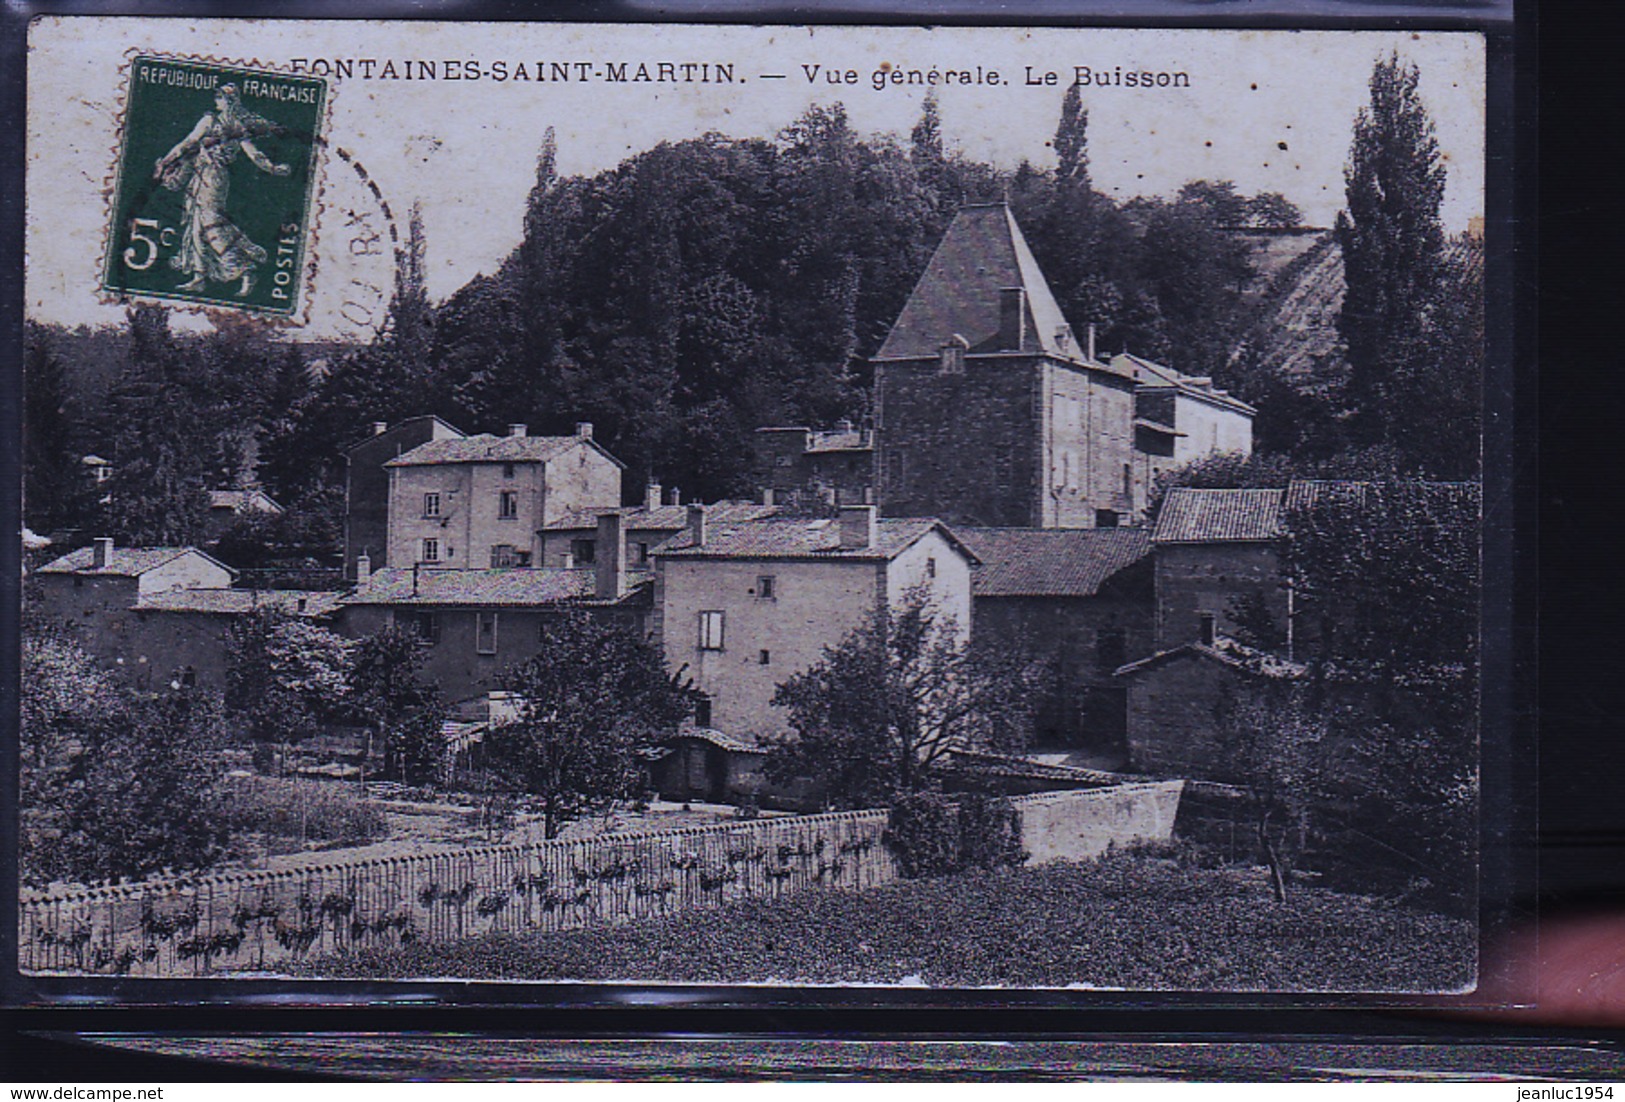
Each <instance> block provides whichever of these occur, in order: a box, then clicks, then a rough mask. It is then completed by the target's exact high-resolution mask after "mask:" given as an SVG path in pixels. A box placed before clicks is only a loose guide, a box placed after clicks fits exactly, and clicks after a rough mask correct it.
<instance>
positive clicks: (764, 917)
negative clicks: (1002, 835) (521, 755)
mask: <svg viewBox="0 0 1625 1102" xmlns="http://www.w3.org/2000/svg"><path fill="white" fill-rule="evenodd" d="M1259 878H1260V873H1259V872H1258V871H1256V870H1250V869H1246V870H1242V869H1238V870H1225V871H1211V870H1210V871H1203V870H1196V869H1182V868H1178V867H1175V866H1174V865H1172V864H1171V863H1167V862H1162V861H1155V860H1148V859H1146V858H1143V857H1140V856H1137V855H1134V854H1117V855H1114V856H1109V857H1106V858H1103V859H1101V860H1100V861H1097V862H1093V863H1086V864H1068V863H1054V864H1046V865H1042V866H1038V867H1035V868H1030V869H1016V870H1007V871H1000V872H996V873H988V872H975V873H967V874H963V875H960V876H952V877H943V878H940V879H935V880H914V881H907V882H904V883H899V884H893V885H889V886H886V887H881V888H875V889H871V890H868V891H864V892H861V893H860V892H846V891H817V892H803V893H798V894H797V895H795V896H794V897H793V898H784V899H779V900H755V901H749V902H742V903H736V904H732V905H729V906H726V907H724V908H722V909H720V910H717V911H689V912H686V913H683V914H679V915H676V916H673V917H671V918H668V919H660V920H656V921H651V922H643V923H637V924H633V925H628V926H615V927H602V928H597V929H585V930H574V931H569V932H564V933H555V934H543V935H528V936H526V937H523V938H519V937H511V936H489V937H484V938H478V939H473V940H469V941H465V942H458V943H451V944H417V945H412V946H409V947H406V948H402V949H397V950H385V951H374V950H367V951H363V952H360V953H350V954H346V955H345V956H343V957H329V958H326V959H323V960H320V961H313V962H311V963H310V964H309V965H307V969H308V970H309V971H310V973H311V974H314V975H320V976H325V977H330V978H335V979H336V978H349V977H374V976H379V977H394V976H402V977H404V976H459V977H467V978H470V979H505V980H517V979H549V980H554V979H575V980H589V981H608V980H628V979H630V980H639V981H667V982H677V983H712V984H716V983H739V982H781V983H789V982H803V981H804V982H812V983H910V984H930V985H932V986H942V987H946V986H955V987H972V986H979V985H991V984H998V985H1005V986H1011V987H1040V986H1065V985H1069V984H1081V985H1087V986H1096V987H1112V988H1131V989H1139V990H1147V989H1152V990H1155V989H1176V990H1208V991H1248V990H1284V991H1314V990H1322V991H1348V990H1357V991H1415V990H1418V989H1421V990H1439V991H1451V990H1455V991H1459V990H1462V989H1464V988H1466V987H1469V986H1470V985H1471V984H1472V982H1473V978H1474V959H1475V953H1476V950H1477V937H1476V932H1475V927H1474V925H1473V923H1472V922H1470V921H1458V920H1454V919H1446V918H1442V917H1440V916H1438V915H1434V914H1429V913H1427V912H1424V911H1418V910H1413V909H1411V908H1408V907H1404V906H1397V905H1394V904H1392V903H1389V902H1385V901H1382V900H1377V899H1372V898H1369V897H1364V896H1358V895H1342V894H1337V893H1334V892H1328V891H1325V890H1323V889H1319V888H1305V889H1303V890H1302V891H1300V892H1297V893H1295V895H1294V897H1293V900H1292V902H1291V903H1290V904H1288V905H1286V906H1283V907H1274V908H1268V909H1263V910H1261V909H1260V908H1259V907H1258V905H1257V899H1258V892H1259V890H1260V886H1259V883H1258V881H1259Z"/></svg>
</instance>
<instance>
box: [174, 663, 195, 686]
mask: <svg viewBox="0 0 1625 1102" xmlns="http://www.w3.org/2000/svg"><path fill="white" fill-rule="evenodd" d="M178 680H179V681H180V685H181V688H183V689H195V688H197V670H196V669H194V668H193V667H191V666H182V667H181V672H180V677H179V678H178Z"/></svg>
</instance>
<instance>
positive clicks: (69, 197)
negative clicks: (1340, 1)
mask: <svg viewBox="0 0 1625 1102" xmlns="http://www.w3.org/2000/svg"><path fill="white" fill-rule="evenodd" d="M1395 50H1397V51H1398V52H1399V54H1400V55H1401V56H1402V57H1403V58H1404V59H1406V60H1407V61H1410V62H1414V63H1415V64H1416V65H1417V66H1418V67H1419V69H1420V72H1421V95H1422V98H1423V99H1424V101H1425V102H1426V104H1427V107H1428V109H1429V111H1430V113H1431V115H1432V117H1433V119H1434V121H1435V123H1436V125H1437V129H1438V139H1439V143H1440V147H1441V150H1442V152H1443V154H1444V156H1445V158H1446V161H1447V164H1448V166H1449V182H1448V188H1447V192H1446V196H1445V207H1444V218H1445V222H1446V226H1447V228H1448V229H1450V230H1451V231H1456V230H1460V229H1463V228H1465V227H1466V225H1467V223H1468V220H1469V219H1470V218H1471V217H1473V216H1475V215H1479V214H1481V213H1482V211H1483V207H1484V202H1483V188H1484V139H1483V135H1484V88H1485V78H1484V44H1483V39H1482V37H1481V36H1480V35H1478V34H1475V33H1472V32H1417V33H1412V32H1371V31H1360V32H1347V31H1312V32H1311V31H1299V32H1293V31H1213V30H1167V29H1157V30H1127V29H1070V28H1042V29H1009V28H966V27H960V28H936V29H930V28H909V27H902V28H899V27H817V28H807V27H801V28H794V27H749V26H704V25H699V26H672V25H656V26H628V25H615V26H605V25H591V24H530V25H523V24H460V25H448V24H436V23H383V22H354V23H345V22H338V21H323V22H297V21H280V22H279V21H265V20H253V21H249V20H242V21H234V20H198V21H182V20H170V19H142V18H101V17H71V16H67V17H60V18H45V19H40V20H36V21H35V23H34V24H33V26H32V28H31V34H30V49H29V73H28V95H29V117H28V136H27V141H28V152H27V157H28V181H27V231H26V238H25V241H26V248H27V277H26V284H25V288H26V302H27V310H28V314H29V316H30V317H31V318H34V319H36V320H42V321H51V322H57V323H60V324H66V325H77V324H92V325H94V324H112V323H117V322H118V321H120V320H121V319H122V309H121V307H119V306H118V305H117V304H114V303H111V302H108V301H105V300H104V299H103V298H102V297H101V296H100V294H99V293H98V291H97V284H98V276H99V272H100V265H101V260H102V256H103V250H104V247H105V242H106V237H107V231H108V226H107V222H108V208H109V202H108V199H107V195H108V194H109V191H110V187H109V185H110V182H111V179H112V177H113V174H114V172H115V167H116V161H117V149H118V142H119V128H120V122H121V112H122V104H123V96H124V89H125V83H126V81H127V80H128V77H129V73H128V58H129V57H130V56H131V55H133V54H135V53H137V52H141V53H146V54H162V55H170V56H177V57H185V56H193V57H199V56H201V57H208V58H213V59H218V60H222V61H229V62H232V63H240V64H250V65H252V66H255V67H264V68H268V69H280V70H284V71H294V70H297V69H302V70H303V71H306V72H311V71H315V72H317V73H318V74H326V73H330V72H332V71H333V69H334V66H335V64H336V62H338V61H340V60H343V61H348V62H349V63H350V75H349V76H347V77H334V78H333V79H332V80H331V84H330V101H329V102H330V107H329V116H328V120H327V124H326V125H327V131H326V138H327V146H326V149H325V151H324V157H323V160H322V163H321V167H320V169H319V173H320V177H319V179H320V184H321V199H320V201H321V207H320V211H319V213H318V214H317V215H316V217H315V219H314V232H315V235H316V242H315V252H316V258H317V259H316V264H315V271H314V276H313V286H312V288H311V291H310V294H309V309H308V312H307V314H306V316H305V317H304V319H303V326H302V328H301V330H300V331H301V333H302V334H303V335H306V336H311V337H344V336H355V335H358V331H359V330H360V329H363V328H365V325H366V324H368V323H369V322H368V320H367V319H371V318H373V317H375V316H377V315H379V314H381V310H382V303H381V301H378V297H379V296H380V295H381V294H382V292H379V291H377V287H378V286H379V285H380V284H387V282H388V278H389V272H390V268H389V265H388V263H387V262H386V261H384V260H383V259H381V258H380V257H378V256H376V255H372V250H370V249H368V248H365V247H362V246H359V245H358V236H357V234H358V232H360V231H357V230H355V228H354V227H355V226H357V225H359V226H361V227H362V229H363V230H364V229H365V228H366V227H367V226H369V225H377V226H380V227H383V226H385V225H386V224H387V223H389V222H393V223H394V226H395V228H396V231H397V232H400V231H401V228H402V226H403V225H404V221H405V218H406V217H407V212H408V211H410V209H411V208H412V207H413V206H414V205H417V206H418V207H419V208H420V209H421V212H422V218H423V224H424V232H425V240H426V243H427V256H428V266H427V280H428V287H429V292H430V295H431V297H433V298H436V299H443V298H444V297H446V296H448V295H450V294H451V293H452V292H454V291H455V290H457V288H459V287H460V286H462V285H463V284H464V283H466V282H467V281H468V280H469V279H471V278H473V277H475V276H477V275H479V274H481V273H490V272H492V271H494V270H495V269H496V267H497V265H498V264H500V263H501V261H502V259H503V258H504V257H505V256H507V255H508V253H509V252H510V251H511V250H512V249H513V247H514V246H515V245H516V244H517V242H518V240H519V236H520V232H521V219H522V215H523V209H524V201H525V196H526V193H527V192H528V191H529V189H530V187H531V185H532V183H533V182H534V174H535V164H536V155H537V152H538V150H539V149H540V147H541V145H542V141H543V135H544V134H545V132H546V131H547V129H548V128H549V127H553V128H554V129H555V131H556V134H557V142H558V160H557V165H558V171H559V172H560V174H562V175H572V174H578V173H579V174H590V173H595V172H598V171H601V170H603V169H607V168H612V167H614V166H615V165H617V164H619V163H620V162H621V161H623V160H624V159H626V158H627V157H629V156H631V155H633V154H635V153H638V152H640V151H642V150H645V149H648V148H650V147H652V146H654V145H656V144H658V143H659V142H661V141H679V140H682V139H685V138H691V137H696V136H698V135H701V134H704V133H707V132H718V133H721V134H724V135H727V136H730V137H738V138H745V137H761V138H771V137H772V136H773V135H775V134H776V133H778V132H779V131H780V130H781V129H782V128H783V127H784V126H786V125H787V124H789V123H790V122H792V121H793V120H794V119H795V118H796V117H797V116H798V115H800V114H801V113H802V112H803V111H805V110H806V108H807V107H808V106H810V105H812V104H831V103H835V102H840V103H843V104H844V105H845V107H846V110H847V113H848V116H849V118H850V120H851V122H852V125H853V126H854V127H855V128H856V129H857V130H859V131H860V132H863V133H866V134H881V133H890V134H895V135H897V136H898V137H899V138H901V139H902V140H905V141H906V139H907V134H908V131H909V129H910V128H911V127H912V126H913V124H914V123H915V121H916V120H917V119H918V118H919V114H920V108H921V104H922V102H923V100H924V98H925V95H926V94H927V92H928V91H929V90H930V89H929V87H928V86H926V85H923V84H914V85H910V84H896V83H893V82H892V81H891V79H890V78H889V73H890V72H891V71H892V70H902V71H903V72H904V73H905V74H906V73H908V72H909V71H911V70H917V71H919V72H920V73H922V74H929V73H930V72H931V71H933V70H935V71H936V72H937V74H938V79H939V83H938V85H937V87H936V94H937V96H938V99H939V103H940V109H941V115H942V126H943V133H944V137H945V140H946V142H947V144H948V146H949V148H950V149H953V150H957V151H959V152H960V153H963V154H964V155H965V156H967V157H971V158H974V159H979V160H987V161H991V162H993V163H994V164H997V165H1001V166H1004V167H1006V168H1014V167H1015V166H1016V165H1017V164H1019V163H1020V162H1021V160H1022V159H1023V158H1025V159H1028V160H1030V161H1032V162H1033V163H1034V164H1035V165H1039V166H1053V164H1054V156H1053V154H1052V153H1051V151H1050V150H1049V148H1048V144H1047V143H1048V141H1049V139H1050V138H1051V136H1052V135H1053V133H1054V130H1055V124H1056V120H1057V118H1058V115H1059V111H1060V104H1061V97H1062V95H1063V93H1064V91H1065V88H1066V85H1067V84H1069V83H1071V82H1072V81H1073V80H1074V79H1075V78H1076V77H1077V75H1078V73H1079V67H1080V66H1081V67H1085V68H1087V70H1088V72H1089V76H1090V83H1089V84H1087V85H1086V86H1084V87H1082V88H1081V89H1080V91H1081V92H1082V96H1083V103H1084V106H1085V107H1086V108H1088V110H1089V112H1090V124H1089V156H1090V168H1091V174H1092V177H1093V180H1094V184H1095V186H1096V188H1098V189H1099V190H1102V191H1105V192H1107V193H1109V194H1112V195H1114V196H1116V197H1118V198H1128V197H1131V196H1135V195H1169V194H1172V193H1173V192H1175V191H1177V190H1178V188H1179V187H1180V186H1181V185H1182V184H1184V183H1185V182H1187V181H1189V180H1193V179H1229V180H1234V181H1235V183H1236V185H1237V187H1238V189H1239V190H1240V191H1241V192H1243V193H1244V194H1251V193H1254V192H1259V191H1278V192H1281V193H1283V194H1284V195H1285V196H1286V197H1287V198H1288V199H1290V200H1292V201H1293V202H1294V203H1297V204H1298V205H1299V206H1300V207H1301V208H1302V209H1303V211H1304V214H1305V219H1306V221H1307V222H1309V223H1310V224H1314V225H1322V226H1324V225H1330V224H1331V222H1332V220H1333V219H1334V218H1335V216H1336V213H1337V211H1338V209H1339V208H1340V207H1341V205H1342V191H1343V167H1344V164H1345V162H1346V160H1347V157H1348V148H1349V143H1350V137H1351V126H1352V120H1353V118H1354V116H1355V113H1356V112H1357V111H1358V109H1359V108H1360V107H1361V106H1362V105H1363V104H1364V103H1365V102H1366V100H1367V98H1368V92H1367V81H1368V80H1369V77H1370V73H1371V67H1372V65H1373V63H1374V62H1375V61H1376V60H1377V59H1378V58H1380V57H1384V56H1387V55H1388V54H1389V53H1390V52H1391V51H1395ZM363 61H370V62H371V64H370V66H363V64H362V62H363ZM425 61H427V62H432V63H434V67H435V70H436V74H437V77H436V79H434V80H426V79H421V74H422V72H423V69H422V66H421V64H420V63H421V62H425ZM391 62H393V69H392V70H391V69H388V68H386V66H387V65H388V64H389V63H391ZM448 62H456V64H455V65H448V64H447V63H448ZM661 62H668V63H670V64H672V65H673V66H681V65H683V64H684V63H688V64H689V65H690V66H691V68H689V69H688V70H686V72H687V74H688V75H690V76H692V77H693V79H692V81H688V82H684V81H682V80H680V79H679V80H678V81H676V82H670V81H667V82H661V81H658V80H651V81H648V82H636V81H634V80H632V79H628V80H627V81H625V82H620V81H616V80H613V79H610V78H611V77H613V76H614V75H615V73H616V71H617V70H616V69H615V68H614V67H616V66H620V65H623V64H624V65H625V66H626V69H625V72H626V75H627V76H628V78H633V77H635V76H636V75H637V73H638V66H639V65H640V64H643V65H645V66H647V72H648V74H649V75H650V76H651V77H658V76H659V75H660V69H659V64H660V63H661ZM498 63H501V64H502V66H503V67H504V68H505V71H506V73H507V75H508V77H509V79H507V80H503V81H498V80H496V79H495V73H496V71H497V69H498ZM553 63H563V64H566V65H568V66H569V70H570V72H571V74H572V76H573V77H578V76H579V75H581V74H583V73H584V74H585V75H586V77H587V79H585V80H582V79H571V80H568V81H553V80H548V81H537V80H536V79H535V75H536V73H537V71H539V70H541V69H546V70H547V71H548V72H549V73H552V72H553ZM476 65H477V66H478V71H479V72H480V78H479V79H477V80H475V79H468V77H469V75H470V74H471V73H472V72H473V71H474V68H475V66H476ZM520 65H523V66H524V67H525V72H526V75H527V76H529V77H530V78H531V79H528V80H519V79H517V74H518V71H519V66H520ZM702 66H703V67H704V68H702ZM722 66H728V67H731V72H732V76H733V80H732V83H726V82H722V81H720V80H719V79H717V75H718V74H719V73H720V72H721V68H720V67H722ZM408 69H411V70H412V71H413V72H414V74H415V76H414V79H410V80H408V79H406V78H405V74H406V72H407V71H408ZM1119 69H1121V70H1123V71H1127V72H1135V73H1140V72H1147V73H1151V74H1169V78H1168V81H1167V86H1163V87H1158V86H1156V84H1155V78H1153V82H1152V85H1153V86H1152V87H1149V88H1146V87H1129V86H1127V83H1126V82H1123V83H1117V80H1116V74H1117V72H1118V70H1119ZM369 70H370V72H371V73H372V76H371V78H370V79H369V78H367V77H365V76H364V75H363V74H364V73H365V72H367V71H369ZM453 71H454V72H456V73H457V74H458V75H459V76H460V77H461V78H462V79H458V80H450V79H448V76H449V74H450V72H453ZM684 72H685V71H684V70H682V69H680V68H677V69H675V70H674V74H675V75H677V76H678V77H679V78H680V77H681V76H682V75H684ZM877 72H878V73H880V74H881V75H882V84H881V87H879V88H877V87H876V86H875V83H874V81H875V79H876V74H877ZM992 72H996V73H997V74H998V82H997V83H994V82H993V80H992V78H991V77H990V75H989V74H990V73H992ZM707 73H709V74H710V75H711V76H712V77H713V79H712V80H711V81H710V82H708V83H707V82H702V81H701V79H700V78H701V76H702V75H705V74H707ZM1050 73H1053V74H1054V82H1053V83H1051V82H1049V77H1048V74H1050ZM831 74H834V75H836V76H837V77H838V78H839V80H840V83H836V84H832V83H830V81H829V77H830V75H831ZM848 74H851V76H850V78H849V77H848ZM945 74H951V75H945ZM1102 74H1109V76H1108V79H1109V80H1110V81H1111V83H1107V84H1104V85H1102V84H1101V83H1100V76H1101V75H1102ZM1177 74H1184V76H1183V77H1180V76H1178V75H1177ZM775 78H777V79H775ZM849 80H850V82H849ZM966 80H969V81H970V83H964V81H966ZM944 81H946V82H945V83H944ZM200 109H201V110H206V109H207V107H206V105H205V106H203V107H202V108H200ZM267 113H268V114H269V113H271V112H270V111H269V110H268V111H267ZM192 121H195V120H186V121H185V122H183V123H179V124H178V125H179V126H180V133H181V134H184V132H185V130H186V129H187V127H188V126H189V125H190V124H191V122H192ZM178 136H179V135H177V137H178ZM368 181H370V182H371V183H372V184H373V185H376V189H377V190H376V193H373V192H372V191H371V190H370V188H367V187H365V186H364V185H365V184H366V182H368ZM242 186H243V187H245V188H246V187H249V186H251V185H246V184H245V185H242ZM374 195H376V197H374ZM377 197H381V198H382V200H383V203H384V205H386V206H387V208H388V216H387V217H386V216H385V215H384V214H383V212H382V211H381V210H380V209H377V208H378V207H379V204H378V198H377ZM239 201H247V200H239ZM369 296H370V298H369ZM207 324H208V323H207V321H206V320H204V319H203V318H202V317H198V318H196V319H195V320H192V321H190V322H188V321H186V320H184V319H183V320H182V321H181V322H180V323H179V325H178V327H182V328H186V327H190V328H197V327H207Z"/></svg>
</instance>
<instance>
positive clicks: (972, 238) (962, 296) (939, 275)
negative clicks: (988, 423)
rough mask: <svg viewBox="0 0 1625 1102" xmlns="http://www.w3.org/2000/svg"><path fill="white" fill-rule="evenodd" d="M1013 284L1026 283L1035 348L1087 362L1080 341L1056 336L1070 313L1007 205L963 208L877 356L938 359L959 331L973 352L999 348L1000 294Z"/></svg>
mask: <svg viewBox="0 0 1625 1102" xmlns="http://www.w3.org/2000/svg"><path fill="white" fill-rule="evenodd" d="M1006 287H1022V288H1025V289H1026V292H1027V312H1028V315H1029V318H1030V321H1029V324H1028V332H1029V334H1030V336H1029V340H1030V342H1031V344H1032V350H1033V351H1039V352H1047V353H1049V354H1050V355H1052V356H1060V357H1063V358H1065V359H1069V360H1077V361H1080V362H1081V360H1082V358H1083V357H1082V354H1081V353H1080V351H1079V349H1078V348H1077V343H1076V341H1069V342H1068V343H1067V344H1066V345H1065V346H1063V345H1062V343H1061V342H1060V340H1059V339H1058V338H1057V336H1056V333H1057V331H1058V330H1060V329H1061V328H1062V327H1063V326H1065V325H1066V318H1065V317H1064V316H1062V314H1061V307H1060V306H1059V305H1058V304H1057V303H1056V301H1055V295H1054V294H1053V293H1051V291H1050V287H1049V283H1048V281H1047V280H1045V279H1044V273H1043V272H1041V271H1040V270H1039V268H1038V261H1037V260H1035V259H1034V258H1033V254H1032V250H1031V249H1030V248H1028V247H1027V239H1026V238H1025V237H1023V236H1022V233H1021V227H1020V226H1018V225H1017V224H1016V219H1015V216H1014V215H1013V214H1011V213H1010V208H1009V207H1007V206H1005V205H1004V204H1002V203H994V204H985V205H978V206H967V207H961V208H960V210H959V213H958V214H956V215H955V216H954V220H953V222H952V223H950V224H949V226H948V231H947V233H945V234H944V235H943V238H942V242H941V243H940V244H939V245H938V246H937V250H936V252H934V253H932V254H931V261H930V263H929V264H927V265H926V268H925V274H924V275H922V276H921V277H920V281H919V283H917V284H915V286H914V293H913V294H911V295H910V296H909V298H908V302H907V304H905V305H904V307H903V312H902V313H901V314H899V315H898V317H897V323H896V324H895V325H893V326H892V329H891V332H890V333H889V334H887V336H886V343H885V344H883V345H881V346H880V351H879V353H877V355H876V358H877V359H882V360H894V359H917V358H921V357H934V356H936V355H937V353H938V350H939V349H940V348H941V347H942V345H943V344H944V343H945V342H946V341H948V340H949V339H950V338H952V337H953V336H954V335H955V334H958V335H959V336H962V337H964V338H965V340H966V341H968V342H969V343H970V349H971V351H972V352H977V351H982V350H990V351H993V350H997V349H994V348H993V347H992V346H993V345H996V344H997V343H998V340H997V338H998V333H999V292H1000V291H1001V290H1002V289H1004V288H1006Z"/></svg>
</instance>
